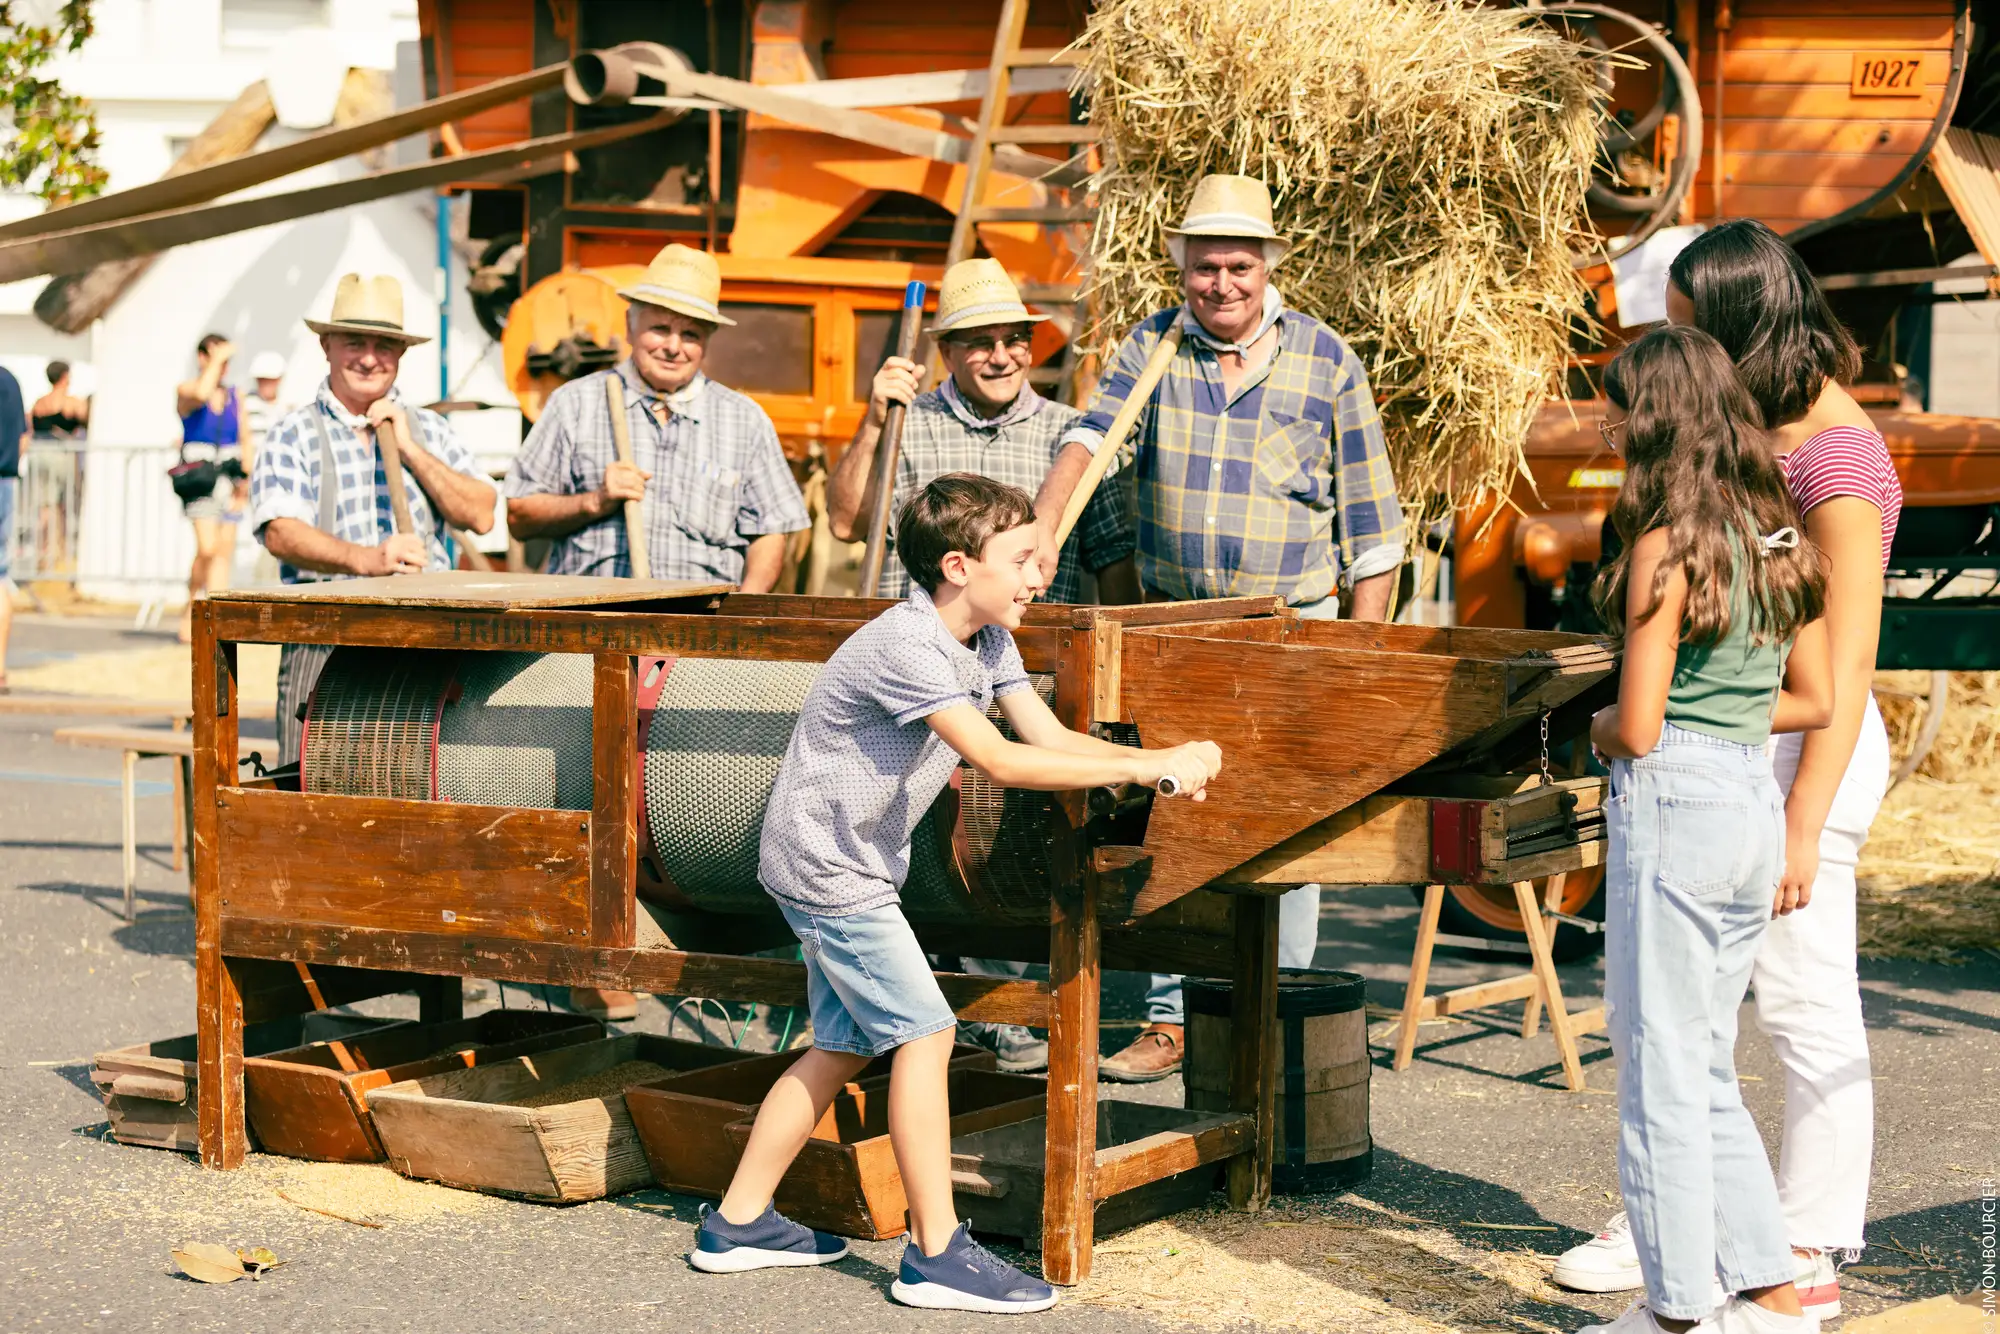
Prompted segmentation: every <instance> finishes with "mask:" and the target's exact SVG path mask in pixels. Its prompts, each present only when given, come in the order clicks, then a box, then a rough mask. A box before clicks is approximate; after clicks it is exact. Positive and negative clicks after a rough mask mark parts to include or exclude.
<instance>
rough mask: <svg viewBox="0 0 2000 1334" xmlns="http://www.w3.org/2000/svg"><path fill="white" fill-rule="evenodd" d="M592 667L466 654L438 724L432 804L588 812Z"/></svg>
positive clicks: (554, 656)
mask: <svg viewBox="0 0 2000 1334" xmlns="http://www.w3.org/2000/svg"><path fill="white" fill-rule="evenodd" d="M591 674H592V668H591V660H590V659H589V658H588V657H586V656H585V655H583V654H580V653H466V654H463V655H461V656H460V658H459V664H458V686H459V690H458V698H457V700H456V701H454V702H453V703H451V704H448V705H446V706H445V710H444V717H443V719H442V720H441V721H440V722H439V724H438V796H439V798H440V799H442V800H444V801H466V802H471V803H473V804H475V805H480V806H530V807H533V808H535V809H536V810H545V811H546V810H558V811H587V810H589V809H590V794H591V786H592V785H591V777H590V694H591Z"/></svg>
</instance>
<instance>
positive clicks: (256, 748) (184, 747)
mask: <svg viewBox="0 0 2000 1334" xmlns="http://www.w3.org/2000/svg"><path fill="white" fill-rule="evenodd" d="M190 716H191V715H188V714H180V715H177V716H176V717H175V718H174V720H173V728H172V730H168V729H166V728H159V727H61V728H57V729H56V740H58V741H66V742H68V743H69V744H70V745H72V746H88V747H90V748H92V749H95V750H116V751H122V752H123V753H124V757H125V760H124V767H123V770H122V772H121V774H120V780H121V781H120V784H119V786H120V789H121V796H122V797H123V800H124V822H123V826H122V827H123V830H124V843H125V920H126V921H128V922H129V921H131V920H132V919H133V908H132V891H133V882H134V881H135V880H137V879H138V875H139V839H138V824H139V821H138V810H137V802H136V800H135V793H134V791H133V783H132V775H133V767H134V766H135V765H137V764H138V762H139V761H140V760H150V759H172V760H175V761H176V763H175V765H174V863H173V864H174V869H175V870H180V869H181V865H182V855H183V852H184V851H186V854H187V870H188V879H189V882H190V884H191V883H192V882H193V879H194V855H193V853H192V851H191V850H189V849H188V848H187V831H188V829H189V828H191V827H192V826H193V823H194V810H193V805H192V803H193V793H194V733H193V732H190V731H188V730H187V723H188V720H189V717H190ZM277 749H278V743H277V742H275V741H258V740H256V739H254V738H253V739H249V740H244V741H239V742H238V743H237V746H236V753H237V756H238V758H239V759H248V758H249V757H250V756H252V755H269V756H270V757H271V758H273V759H276V758H277Z"/></svg>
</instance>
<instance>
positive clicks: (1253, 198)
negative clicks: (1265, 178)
mask: <svg viewBox="0 0 2000 1334" xmlns="http://www.w3.org/2000/svg"><path fill="white" fill-rule="evenodd" d="M1166 231H1167V253H1168V254H1169V255H1171V256H1172V257H1173V261H1174V263H1175V264H1176V265H1179V266H1181V267H1186V260H1185V258H1184V256H1185V255H1186V252H1187V238H1188V237H1190V236H1235V237H1243V238H1245V239H1249V240H1257V241H1268V242H1270V243H1271V244H1272V245H1274V246H1276V247H1277V253H1276V254H1273V255H1271V258H1272V259H1273V260H1275V259H1277V258H1279V256H1281V255H1283V254H1284V253H1285V252H1286V251H1287V250H1290V249H1291V248H1292V243H1291V242H1290V241H1287V240H1286V239H1285V238H1284V237H1282V236H1280V235H1278V230H1277V228H1275V227H1273V226H1272V225H1271V191H1270V189H1269V187H1267V186H1266V185H1265V184H1264V182H1262V181H1260V180H1258V179H1257V178H1256V177H1255V176H1204V177H1202V178H1201V179H1200V180H1198V181H1196V182H1195V183H1194V195H1193V197H1192V198H1190V199H1189V200H1188V207H1187V216H1186V217H1185V218H1183V219H1182V220H1181V225H1180V226H1178V227H1169V228H1167V229H1166Z"/></svg>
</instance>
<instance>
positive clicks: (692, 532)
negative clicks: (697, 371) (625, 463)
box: [506, 359, 811, 584]
mask: <svg viewBox="0 0 2000 1334" xmlns="http://www.w3.org/2000/svg"><path fill="white" fill-rule="evenodd" d="M611 375H616V376H618V377H619V378H620V379H622V380H623V381H624V382H625V420H626V423H627V427H628V429H629V430H630V432H631V435H632V461H633V462H634V463H635V464H637V465H638V467H639V470H640V471H641V472H649V473H651V474H653V480H652V481H650V482H648V483H646V499H645V500H644V502H643V503H642V505H641V513H642V514H643V515H644V516H645V523H646V555H647V560H648V563H649V564H650V565H651V566H652V570H651V573H652V576H653V578H655V579H671V580H678V581H682V582H687V583H697V584H716V583H721V584H740V583H742V582H743V567H744V563H745V560H744V552H745V551H746V550H747V549H748V548H749V546H750V543H751V542H752V541H753V540H755V539H756V538H759V537H762V536H763V535H764V534H766V533H795V532H798V531H799V530H801V529H803V528H806V527H809V526H810V524H811V520H809V519H808V518H807V517H806V502H805V497H804V496H802V495H801V494H799V484H798V483H797V482H796V481H794V480H793V478H792V469H791V465H790V464H789V463H787V462H786V461H785V451H784V449H783V447H782V446H780V445H779V444H778V431H777V428H776V427H774V426H773V425H771V419H770V417H769V416H767V415H766V414H765V412H764V409H762V408H760V407H758V406H757V404H756V402H755V401H754V400H753V399H751V398H749V397H747V396H746V395H743V394H739V393H737V392H736V391H735V390H733V389H725V388H723V387H722V386H721V385H719V384H717V383H715V381H713V380H710V379H708V378H707V377H706V376H697V377H696V378H695V380H694V381H693V382H692V383H690V384H689V385H688V387H687V388H686V389H683V390H681V391H679V392H678V393H675V394H672V395H663V394H661V393H660V392H659V391H658V390H656V389H654V388H653V387H652V386H651V385H649V384H647V383H646V382H645V380H643V379H641V378H640V376H639V373H638V372H637V371H636V370H634V369H633V367H632V363H631V361H630V360H629V359H627V360H625V361H622V362H620V363H619V364H618V365H617V366H616V367H614V368H613V369H611V370H608V371H598V372H596V373H595V374H592V375H586V376H584V377H583V378H582V379H580V380H572V381H571V382H570V383H568V384H566V385H564V386H563V387H562V388H560V389H558V390H556V391H555V393H553V394H551V395H550V396H549V401H548V404H547V405H546V406H545V407H544V408H543V409H542V415H541V419H540V420H538V421H537V422H536V423H535V427H534V429H533V430H532V431H529V432H528V438H527V440H525V441H524V442H522V445H521V452H520V454H519V455H518V456H516V458H515V459H514V471H513V474H512V475H511V476H509V477H508V478H507V487H506V491H507V494H508V495H509V496H516V497H518V496H536V495H557V496H574V495H583V494H586V493H588V492H591V491H596V490H598V489H599V488H600V487H602V486H603V485H604V474H605V473H606V472H607V471H608V470H609V469H610V467H611V464H612V462H613V461H614V460H616V459H617V457H618V450H617V446H616V444H615V442H614V441H613V440H612V437H611V404H610V403H609V402H608V401H607V399H606V397H605V391H604V382H605V379H606V377H608V376H611ZM547 568H548V572H549V573H550V574H598V575H617V576H629V575H630V574H631V573H632V553H631V551H630V550H628V544H627V542H626V540H625V518H624V514H623V512H622V510H614V511H613V512H612V513H611V514H610V515H609V516H608V517H606V518H603V519H600V520H598V521H597V522H596V523H593V524H590V525H587V526H586V527H583V528H579V529H577V530H576V531H575V532H573V533H570V534H568V535H567V536H565V537H561V538H558V539H557V540H556V544H555V549H554V550H553V551H551V552H550V553H549V563H548V567H547Z"/></svg>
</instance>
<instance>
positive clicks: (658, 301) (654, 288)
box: [618, 244, 736, 324]
mask: <svg viewBox="0 0 2000 1334" xmlns="http://www.w3.org/2000/svg"><path fill="white" fill-rule="evenodd" d="M618 295H620V296H622V297H624V298H625V299H626V300H627V301H640V302H644V303H645V304H646V305H649V306H659V307H660V308H661V309H663V310H671V311H674V312H675V313H677V314H681V315H686V316H687V317H689V318H690V319H696V320H707V321H708V322H709V323H710V324H734V323H736V321H735V320H732V319H730V318H729V317H728V316H727V315H724V314H723V313H722V310H721V306H720V302H721V300H722V270H721V268H719V267H718V266H717V265H716V262H715V256H713V255H711V254H709V253H708V252H707V251H706V250H696V249H694V248H693V247H691V246H684V245H678V244H676V245H670V246H668V247H667V248H666V249H665V250H662V251H661V252H660V253H659V254H657V255H655V256H653V262H652V263H651V264H648V265H647V266H646V276H645V277H643V278H641V279H640V280H639V281H638V282H636V283H633V284H632V285H631V286H630V287H621V288H619V289H618Z"/></svg>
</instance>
